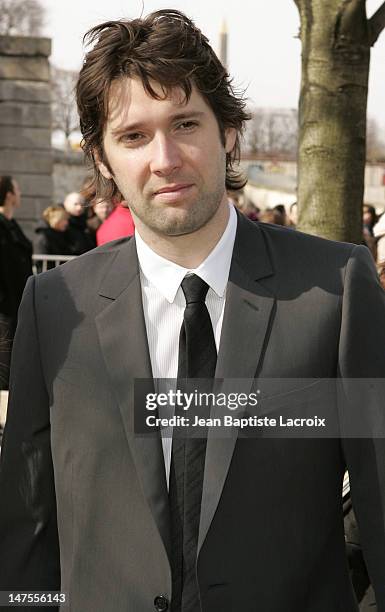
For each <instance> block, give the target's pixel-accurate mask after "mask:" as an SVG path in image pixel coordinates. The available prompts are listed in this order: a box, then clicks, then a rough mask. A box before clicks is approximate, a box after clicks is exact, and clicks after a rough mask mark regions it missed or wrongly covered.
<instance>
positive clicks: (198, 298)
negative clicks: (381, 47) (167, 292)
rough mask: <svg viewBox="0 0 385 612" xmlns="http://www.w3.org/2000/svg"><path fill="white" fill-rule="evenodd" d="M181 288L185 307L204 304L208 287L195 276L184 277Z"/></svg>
mask: <svg viewBox="0 0 385 612" xmlns="http://www.w3.org/2000/svg"><path fill="white" fill-rule="evenodd" d="M181 287H182V291H183V293H184V297H185V298H186V305H188V304H194V303H195V302H203V303H204V302H205V299H206V295H207V292H208V290H209V286H208V284H207V283H206V282H205V281H204V280H202V279H201V278H200V277H199V276H197V275H196V274H190V275H189V276H185V277H184V279H183V280H182V284H181Z"/></svg>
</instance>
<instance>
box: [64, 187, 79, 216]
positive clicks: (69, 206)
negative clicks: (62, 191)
mask: <svg viewBox="0 0 385 612" xmlns="http://www.w3.org/2000/svg"><path fill="white" fill-rule="evenodd" d="M64 208H65V210H66V211H67V212H68V214H69V215H71V216H72V217H80V215H82V214H83V212H84V199H83V198H82V196H81V195H80V193H75V192H74V193H70V194H68V196H67V197H66V199H65V200H64Z"/></svg>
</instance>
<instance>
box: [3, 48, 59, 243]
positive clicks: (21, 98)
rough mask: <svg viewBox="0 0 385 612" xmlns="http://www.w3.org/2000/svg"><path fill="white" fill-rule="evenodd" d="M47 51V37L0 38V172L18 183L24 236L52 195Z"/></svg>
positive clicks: (49, 50)
mask: <svg viewBox="0 0 385 612" xmlns="http://www.w3.org/2000/svg"><path fill="white" fill-rule="evenodd" d="M50 53H51V41H50V39H49V38H33V37H29V36H28V37H25V36H0V174H3V175H4V174H11V175H12V176H13V177H14V178H15V179H16V180H17V181H18V183H19V185H20V189H21V192H22V206H21V208H20V210H18V211H17V219H18V220H20V222H21V224H22V226H23V228H24V230H25V231H26V232H27V233H28V234H31V231H32V227H33V225H34V223H35V220H36V219H37V218H39V217H40V216H41V212H42V210H44V208H45V207H46V206H48V205H49V204H51V203H52V196H53V182H52V168H53V159H52V150H51V93H50V83H49V79H50V71H49V61H48V58H49V56H50Z"/></svg>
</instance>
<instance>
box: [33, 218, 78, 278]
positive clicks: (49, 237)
mask: <svg viewBox="0 0 385 612" xmlns="http://www.w3.org/2000/svg"><path fill="white" fill-rule="evenodd" d="M42 216H43V219H42V221H41V222H40V223H39V224H38V226H37V227H36V229H35V234H36V237H35V241H34V252H35V253H37V254H39V255H73V254H74V253H73V252H72V248H71V241H70V237H69V234H68V223H69V214H68V213H67V211H66V210H64V208H63V207H62V206H48V208H46V209H45V210H44V211H43V215H42ZM53 267H54V262H49V263H48V268H53Z"/></svg>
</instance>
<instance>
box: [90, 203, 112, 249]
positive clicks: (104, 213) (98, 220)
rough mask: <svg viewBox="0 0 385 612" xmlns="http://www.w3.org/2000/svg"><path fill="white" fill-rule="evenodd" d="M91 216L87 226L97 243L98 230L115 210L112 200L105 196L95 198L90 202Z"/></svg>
mask: <svg viewBox="0 0 385 612" xmlns="http://www.w3.org/2000/svg"><path fill="white" fill-rule="evenodd" d="M88 210H89V217H88V219H87V226H88V228H89V230H90V232H91V233H92V234H93V236H94V239H95V244H96V232H97V230H98V229H99V227H100V226H101V225H102V223H104V221H105V220H106V219H108V217H109V216H110V214H111V212H112V211H113V210H114V204H113V202H112V201H111V200H106V199H104V198H93V199H92V200H91V202H90V208H89V209H88Z"/></svg>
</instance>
